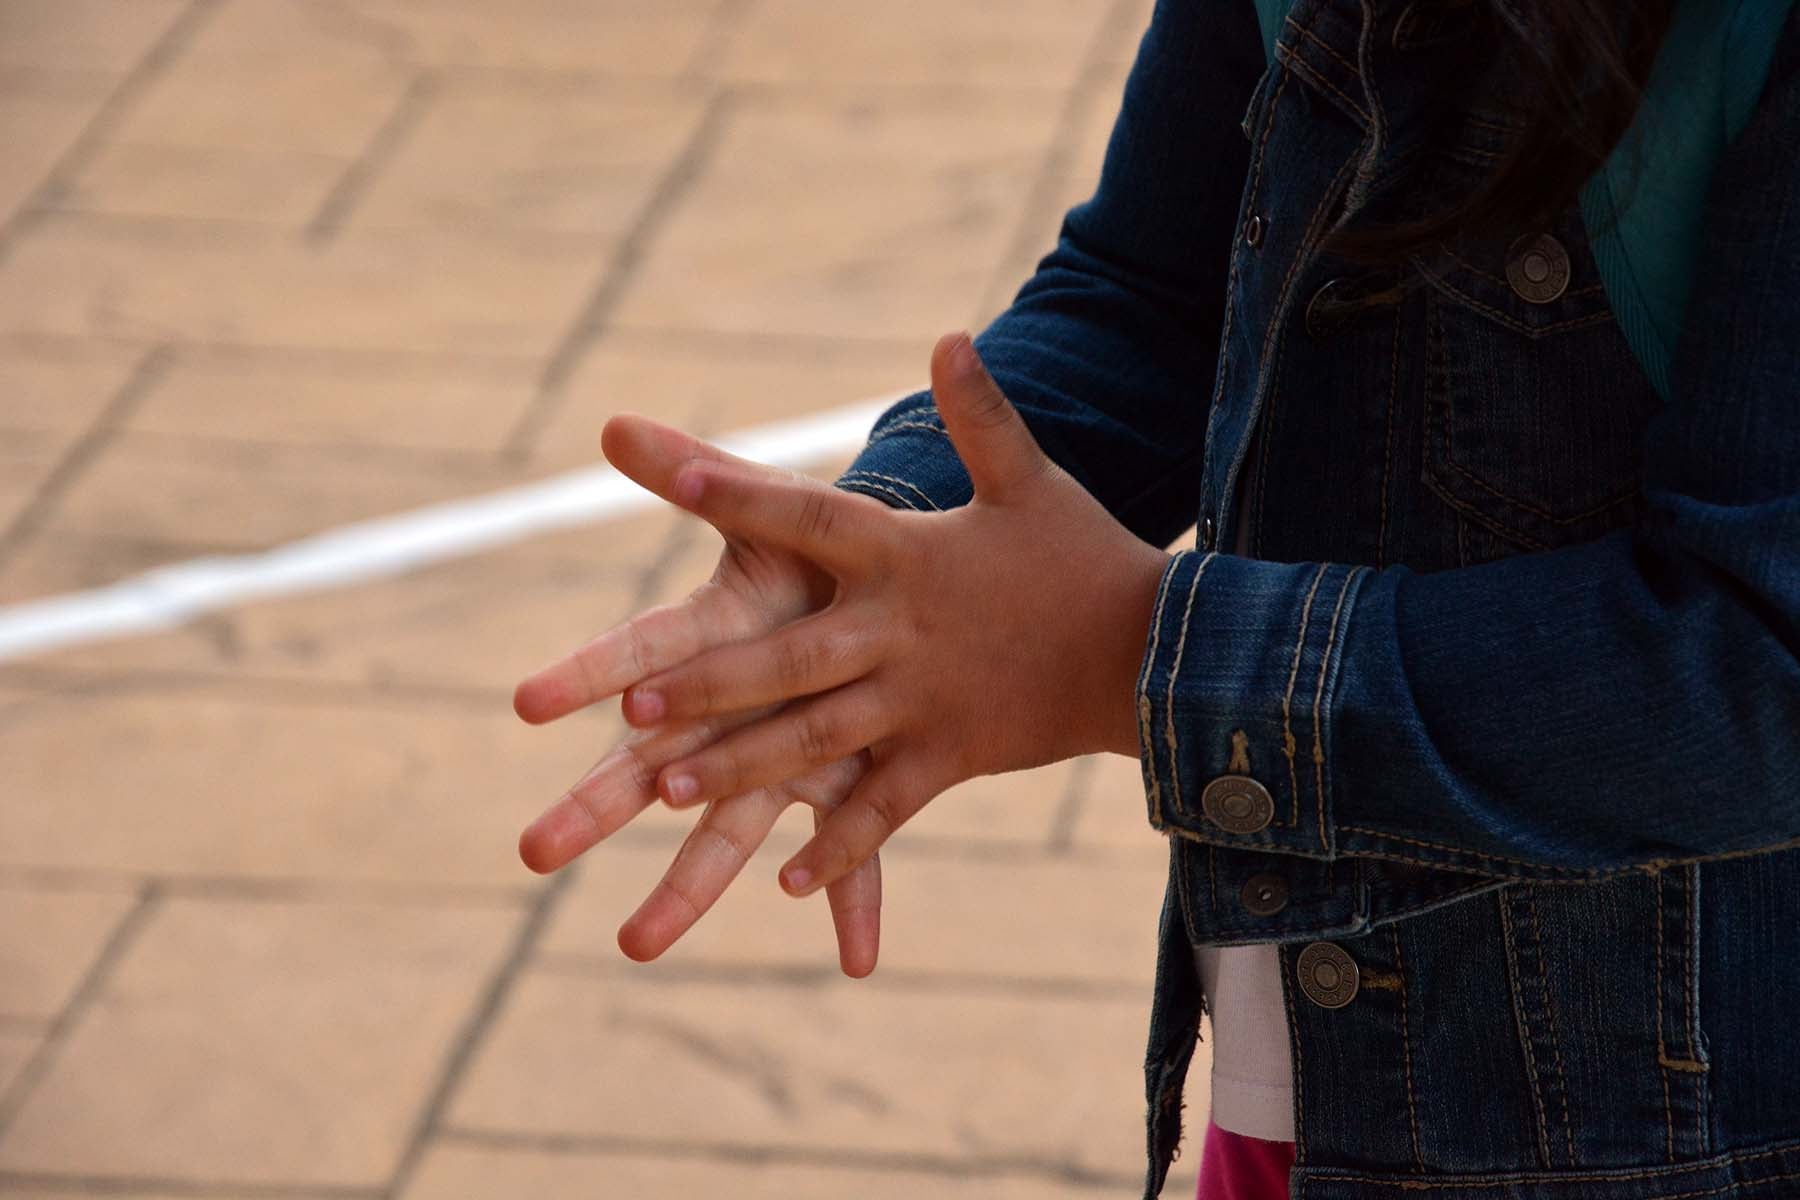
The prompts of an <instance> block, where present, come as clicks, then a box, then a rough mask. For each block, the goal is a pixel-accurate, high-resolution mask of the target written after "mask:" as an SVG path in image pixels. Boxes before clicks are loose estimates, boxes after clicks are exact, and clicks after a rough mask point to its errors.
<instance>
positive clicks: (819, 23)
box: [722, 0, 1109, 106]
mask: <svg viewBox="0 0 1800 1200" xmlns="http://www.w3.org/2000/svg"><path fill="white" fill-rule="evenodd" d="M1108 7H1109V5H1108V4H1107V3H1106V2H1105V0H988V2H987V3H984V4H966V3H959V2H958V0H922V2H919V3H913V4H908V5H904V6H902V5H887V4H846V3H843V0H763V3H761V4H759V5H758V6H757V8H756V10H755V14H754V18H753V19H752V20H750V21H749V22H747V23H746V24H745V26H744V28H743V29H742V30H741V31H739V33H738V34H737V36H736V38H735V39H734V41H733V43H732V48H731V53H730V54H729V56H728V57H727V58H726V60H725V65H724V67H723V70H722V73H723V74H724V75H725V76H726V77H727V78H730V79H734V80H742V81H753V82H758V83H763V82H767V83H779V84H794V83H820V82H829V83H859V84H860V83H880V84H911V85H933V84H948V85H952V86H956V85H968V84H978V85H981V86H984V87H991V86H994V85H996V84H1036V85H1043V86H1046V87H1052V88H1060V87H1063V86H1066V85H1067V84H1068V83H1069V81H1071V80H1072V79H1073V78H1074V77H1075V76H1076V74H1077V73H1078V72H1079V71H1080V69H1081V62H1082V58H1083V57H1084V55H1085V54H1086V53H1087V51H1088V48H1089V46H1090V45H1091V44H1092V43H1093V41H1094V39H1095V36H1096V34H1097V33H1098V32H1099V31H1100V26H1101V20H1102V18H1103V17H1104V16H1105V15H1106V10H1107V8H1108ZM1039 103H1041V104H1045V105H1048V106H1053V105H1054V104H1055V100H1054V99H1053V98H1050V97H1046V98H1044V99H1042V100H1040V101H1039Z"/></svg>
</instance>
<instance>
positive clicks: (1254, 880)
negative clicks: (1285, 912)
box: [1243, 875, 1288, 917]
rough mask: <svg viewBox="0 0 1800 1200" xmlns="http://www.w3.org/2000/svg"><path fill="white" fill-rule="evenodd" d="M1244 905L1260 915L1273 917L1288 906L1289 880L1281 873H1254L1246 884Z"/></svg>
mask: <svg viewBox="0 0 1800 1200" xmlns="http://www.w3.org/2000/svg"><path fill="white" fill-rule="evenodd" d="M1243 900H1244V907H1245V908H1247V909H1249V910H1250V912H1251V913H1252V914H1254V915H1256V916H1259V917H1272V916H1274V915H1275V914H1276V913H1278V912H1280V911H1281V910H1282V909H1284V908H1286V907H1287V902H1288V885H1287V880H1285V879H1283V878H1282V877H1281V876H1279V875H1252V876H1251V877H1250V879H1249V881H1248V882H1246V883H1245V884H1244V891H1243Z"/></svg>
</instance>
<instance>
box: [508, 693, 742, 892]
mask: <svg viewBox="0 0 1800 1200" xmlns="http://www.w3.org/2000/svg"><path fill="white" fill-rule="evenodd" d="M771 711H773V710H772V709H765V710H761V711H758V712H751V713H739V714H734V715H733V716H731V717H728V718H720V719H715V720H708V721H696V722H692V723H691V724H685V725H672V726H669V727H667V728H664V729H659V730H656V731H654V732H652V733H643V732H633V733H632V734H630V735H628V736H627V737H626V738H625V739H624V740H623V741H622V742H621V743H620V745H619V746H618V747H617V748H616V749H614V750H613V751H612V752H611V753H609V754H607V755H606V757H604V758H602V759H601V760H600V761H599V762H597V763H595V764H594V765H593V767H591V768H590V769H589V770H588V772H587V773H586V774H585V775H583V776H582V777H581V778H580V779H579V780H577V781H576V782H575V784H574V786H572V787H571V788H570V789H569V790H568V791H566V792H564V793H563V795H562V797H561V798H560V799H559V800H557V802H556V803H555V804H552V805H551V806H550V807H549V808H548V809H546V810H545V811H544V813H543V815H542V816H540V817H538V819H537V820H535V821H533V822H532V823H531V824H530V825H529V826H527V827H526V829H525V831H524V832H523V833H522V834H520V835H519V857H520V859H522V860H523V861H524V863H525V865H526V866H528V867H530V868H531V869H532V870H533V871H537V872H539V873H540V874H548V873H549V872H551V871H555V870H558V869H560V868H562V867H564V866H566V865H568V864H569V863H570V862H572V861H573V860H574V859H576V858H577V857H579V856H580V855H582V854H583V853H585V852H586V851H588V850H589V849H590V848H592V847H593V846H595V845H597V844H599V843H600V842H603V841H605V840H606V839H607V838H609V837H611V836H612V835H613V834H615V833H617V832H618V831H619V830H620V829H622V828H624V826H625V825H627V824H628V823H630V821H631V820H632V818H634V817H636V816H637V815H638V814H639V813H641V812H643V811H644V809H646V808H648V807H649V806H650V805H651V804H652V803H654V802H655V800H656V788H655V782H656V773H657V772H658V771H659V770H661V769H662V768H663V767H664V766H666V765H667V764H669V763H671V762H673V761H675V760H676V759H678V758H680V757H682V756H683V755H687V754H692V753H694V752H695V751H697V750H700V749H701V748H703V747H705V746H709V745H711V744H712V743H713V742H715V741H717V740H718V739H719V738H720V737H722V736H724V735H725V734H726V733H729V732H730V731H732V730H734V729H738V728H741V727H742V726H744V725H747V724H749V723H750V722H752V721H754V720H756V719H758V718H759V717H763V716H766V715H768V713H769V712H771Z"/></svg>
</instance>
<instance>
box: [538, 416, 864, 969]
mask: <svg viewBox="0 0 1800 1200" xmlns="http://www.w3.org/2000/svg"><path fill="white" fill-rule="evenodd" d="M604 447H605V451H606V456H607V458H608V459H609V460H610V461H611V462H612V463H613V464H614V465H615V466H617V467H619V468H620V469H621V470H622V471H624V472H625V473H626V474H628V475H630V476H631V477H632V478H634V479H637V480H638V481H639V482H642V483H644V484H645V485H646V486H648V487H650V488H651V489H652V490H655V491H659V492H666V491H667V490H668V485H669V483H670V482H671V481H672V479H673V476H674V472H675V470H676V468H678V467H679V466H680V465H681V464H682V463H685V462H688V461H691V460H693V459H696V458H703V457H708V456H712V457H718V458H721V459H726V460H728V461H741V460H735V459H729V456H725V455H723V454H722V453H721V452H720V451H717V450H714V449H713V448H712V447H710V446H707V445H705V444H704V443H702V442H700V441H697V440H696V439H694V438H691V437H688V436H687V435H686V434H682V433H678V432H676V431H674V430H670V429H664V428H662V427H660V426H657V425H653V424H651V423H650V422H647V421H640V420H632V419H630V418H625V419H621V420H617V421H613V422H610V423H609V424H608V425H607V429H606V434H605V438H604ZM746 465H748V464H746ZM835 589H836V583H835V581H833V580H832V579H831V577H830V576H829V575H827V574H825V573H824V572H821V571H820V570H818V568H816V567H814V566H812V565H811V564H810V563H808V562H807V561H806V560H805V559H803V558H799V557H797V556H795V555H792V554H789V553H786V552H785V551H782V550H780V549H777V548H774V547H768V546H757V545H753V544H749V543H743V542H730V543H728V544H727V545H726V547H725V552H724V554H723V555H722V556H721V558H720V560H719V565H718V568H717V570H716V571H715V572H714V573H713V577H712V579H710V580H709V581H707V582H706V583H704V584H702V585H701V586H700V587H699V588H697V589H695V591H694V592H693V594H692V595H690V596H689V597H688V598H687V599H686V600H685V601H683V602H681V603H680V604H674V605H669V606H667V607H664V608H660V609H654V610H652V611H650V612H647V613H644V614H642V615H640V616H638V617H637V618H635V619H633V620H631V621H629V622H627V623H625V624H623V625H620V626H618V627H617V628H615V629H612V630H610V631H608V632H607V633H605V634H602V635H601V636H600V637H599V638H596V639H595V640H594V641H592V642H590V643H589V644H587V645H586V646H583V647H582V648H580V649H579V650H577V651H575V652H574V653H573V654H570V655H568V656H567V657H565V658H563V659H560V660H559V661H557V662H556V663H553V664H552V665H551V666H549V667H547V668H545V669H544V670H542V671H539V672H538V673H536V674H535V675H533V676H531V677H530V678H528V679H526V680H525V681H524V682H523V683H521V684H520V685H519V687H518V690H517V692H516V693H515V694H514V697H513V707H514V708H515V709H517V711H518V713H519V715H520V716H521V717H523V718H525V720H527V721H530V722H532V723H533V724H539V723H542V722H546V721H552V720H555V719H557V718H559V717H562V716H566V715H568V714H569V713H571V712H575V711H576V710H578V709H581V708H584V707H586V706H587V705H589V704H592V703H594V702H596V701H599V700H603V699H606V698H608V697H610V696H613V695H616V694H617V693H618V692H620V691H621V690H623V689H624V688H625V687H626V686H627V685H629V684H631V683H634V682H636V681H637V680H638V679H641V678H643V676H644V675H645V674H647V673H649V672H652V671H657V670H661V669H663V668H665V667H669V666H672V665H674V664H676V663H679V662H682V661H684V660H686V659H688V658H690V657H692V656H693V655H695V654H698V653H700V652H702V651H704V650H707V649H709V648H711V647H714V646H718V645H723V644H726V643H729V642H735V641H741V640H743V639H746V638H751V637H755V636H758V635H761V634H765V633H768V632H770V631H771V630H774V629H776V628H778V627H779V626H781V625H783V624H785V623H786V622H788V621H791V620H794V619H795V618H798V617H802V616H804V615H806V614H807V613H809V612H812V611H814V610H816V609H818V608H820V607H822V606H824V605H825V604H827V603H829V602H830V600H831V598H832V595H833V594H834V592H835ZM773 711H775V709H774V708H773V707H770V708H765V709H762V710H758V711H754V712H749V713H740V714H735V715H733V716H731V717H729V718H720V719H708V720H702V721H696V722H680V723H670V724H669V725H668V726H667V727H666V728H663V729H659V730H657V731H655V732H653V733H644V732H637V731H634V732H633V733H632V734H631V735H630V736H628V737H627V738H626V739H625V740H624V742H623V744H621V745H620V746H619V747H618V748H617V749H616V750H614V751H613V752H612V753H611V754H609V755H607V756H606V757H605V758H603V759H601V760H600V762H599V763H597V764H596V765H595V766H594V767H593V768H592V769H591V770H590V771H588V773H587V774H586V775H584V776H582V778H581V779H580V780H579V781H577V782H576V783H575V785H574V786H573V787H571V788H570V789H569V791H568V792H567V793H565V794H564V796H563V797H562V799H561V800H559V801H557V802H556V803H555V804H554V805H552V806H551V807H550V808H549V809H548V810H546V811H545V812H544V814H543V815H542V816H540V817H539V818H538V819H537V820H536V821H534V822H532V824H531V826H530V827H529V828H527V829H526V830H525V832H524V834H523V835H522V836H521V837H520V838H519V856H520V857H521V858H522V859H524V861H525V864H526V865H527V866H529V867H531V869H532V870H534V871H540V872H549V871H554V870H557V869H558V868H560V867H562V866H564V865H566V864H567V863H569V862H570V861H572V860H573V859H575V858H576V857H578V856H579V855H580V854H582V853H583V852H585V851H586V850H588V849H589V848H591V847H592V846H594V845H595V844H596V843H598V842H600V841H603V840H604V839H606V838H607V837H610V836H611V835H612V834H614V833H616V832H617V831H618V830H619V829H621V828H623V827H624V826H625V825H626V824H627V823H629V822H630V821H631V820H632V818H634V817H636V816H637V815H638V814H639V813H640V812H642V811H643V810H644V809H645V808H647V807H649V805H650V804H652V803H653V802H654V801H655V799H656V796H655V793H654V791H653V790H652V784H653V783H654V781H655V778H656V774H657V772H658V771H659V770H660V769H661V768H662V767H663V766H665V765H667V764H668V763H669V762H671V761H674V760H675V759H677V758H679V757H681V756H684V755H688V754H692V753H694V752H695V751H697V750H699V749H701V748H703V747H705V746H708V745H711V744H712V743H713V742H715V741H717V740H718V739H719V737H721V736H722V735H723V734H724V733H726V732H728V731H730V730H731V729H734V728H737V727H739V726H741V725H744V724H746V723H747V722H749V721H750V720H752V719H754V718H756V717H759V716H766V715H768V714H769V713H771V712H773ZM866 769H867V756H866V755H862V754H851V755H847V756H845V757H844V758H842V759H840V760H839V761H838V762H835V763H828V764H825V765H823V766H821V767H819V768H817V769H815V770H812V771H809V772H807V773H806V774H804V775H801V776H799V777H797V778H795V779H791V780H787V781H784V782H783V783H780V784H778V785H777V786H774V787H769V788H762V789H757V790H754V791H751V792H749V793H748V794H744V795H737V796H733V797H730V798H728V799H723V800H720V801H718V802H717V803H715V804H712V805H711V806H709V807H708V808H707V810H706V812H705V813H704V814H703V815H702V816H701V818H700V820H699V821H698V822H696V823H695V825H694V828H693V830H692V831H691V832H690V833H689V835H688V837H687V839H686V840H685V841H684V842H683V843H682V847H681V850H680V852H679V853H677V855H676V856H675V861H674V862H673V863H672V864H670V867H669V870H668V872H667V873H666V874H665V875H664V876H663V879H662V882H660V883H659V884H658V885H657V886H656V889H655V890H654V891H653V892H652V893H651V894H650V895H649V897H647V898H646V899H645V900H644V902H643V904H642V905H640V906H639V907H638V910H637V911H636V912H635V913H633V914H632V916H631V917H630V919H628V920H627V921H626V922H625V924H624V925H623V926H621V927H620V929H619V946H620V948H621V949H622V950H624V952H625V953H626V954H627V955H629V956H631V957H632V958H635V959H638V960H640V961H643V960H648V959H652V958H655V957H657V956H658V955H660V954H661V953H663V952H664V951H665V950H667V949H668V948H669V947H670V946H671V945H673V944H674V943H675V941H676V940H677V939H678V938H680V937H681V936H682V935H683V934H684V933H686V932H687V930H688V929H689V928H691V927H692V926H693V925H694V923H695V922H696V921H698V920H699V919H700V917H701V915H702V914H704V913H705V912H706V910H707V909H708V908H710V907H711V906H712V904H713V902H714V901H715V900H717V899H718V898H719V896H720V895H721V894H722V893H723V892H724V891H725V889H726V887H728V886H729V885H730V883H731V881H732V879H734V878H735V877H736V876H737V873H738V871H739V870H741V869H742V867H743V865H744V863H745V862H746V861H747V860H748V859H749V857H750V856H751V855H752V854H753V853H754V852H755V851H756V849H757V847H758V846H760V845H761V844H762V842H763V840H764V839H765V838H766V837H767V836H768V834H769V831H770V830H771V829H772V828H773V827H774V825H775V822H776V820H777V818H778V817H779V816H780V815H781V812H782V810H783V809H785V808H786V807H787V806H788V805H789V804H791V803H796V802H798V803H804V804H808V805H810V806H812V808H813V810H814V812H815V814H819V813H822V812H824V811H827V810H829V809H830V808H832V807H835V806H836V805H837V804H838V803H839V802H840V801H841V800H842V799H843V798H844V797H845V796H846V795H848V794H849V792H850V789H851V787H852V785H854V784H855V783H856V781H857V780H858V779H859V778H861V777H862V775H863V773H864V771H865V770H866ZM816 820H817V818H816V817H815V822H816ZM828 897H829V899H830V903H831V911H832V919H833V923H834V924H835V925H836V928H837V938H838V958H839V961H840V963H841V964H842V966H843V969H844V972H845V973H846V974H848V975H852V976H858V977H860V976H863V975H867V974H868V973H869V972H870V971H872V970H873V969H874V967H875V959H876V955H877V952H878V948H879V942H880V929H881V867H880V863H879V862H876V861H871V862H869V863H868V864H867V865H866V867H865V868H864V869H862V870H859V871H857V872H856V873H855V874H853V875H851V876H848V877H846V878H845V879H843V880H842V881H840V882H839V883H838V884H836V885H835V886H833V887H832V888H831V889H830V891H829V892H828Z"/></svg>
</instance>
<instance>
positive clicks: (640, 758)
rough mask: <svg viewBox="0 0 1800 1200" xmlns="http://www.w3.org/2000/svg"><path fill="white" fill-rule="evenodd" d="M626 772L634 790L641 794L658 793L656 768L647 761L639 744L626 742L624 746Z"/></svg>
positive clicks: (651, 794)
mask: <svg viewBox="0 0 1800 1200" xmlns="http://www.w3.org/2000/svg"><path fill="white" fill-rule="evenodd" d="M623 752H624V755H625V774H626V776H627V778H629V779H630V780H631V787H632V790H633V791H635V792H636V793H637V794H639V795H645V796H653V795H655V794H656V770H655V769H654V768H653V767H651V765H650V764H649V763H648V762H646V761H645V759H644V755H643V752H642V751H641V750H639V749H638V748H637V746H635V745H633V744H631V743H629V742H628V743H626V745H625V747H624V751H623Z"/></svg>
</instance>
